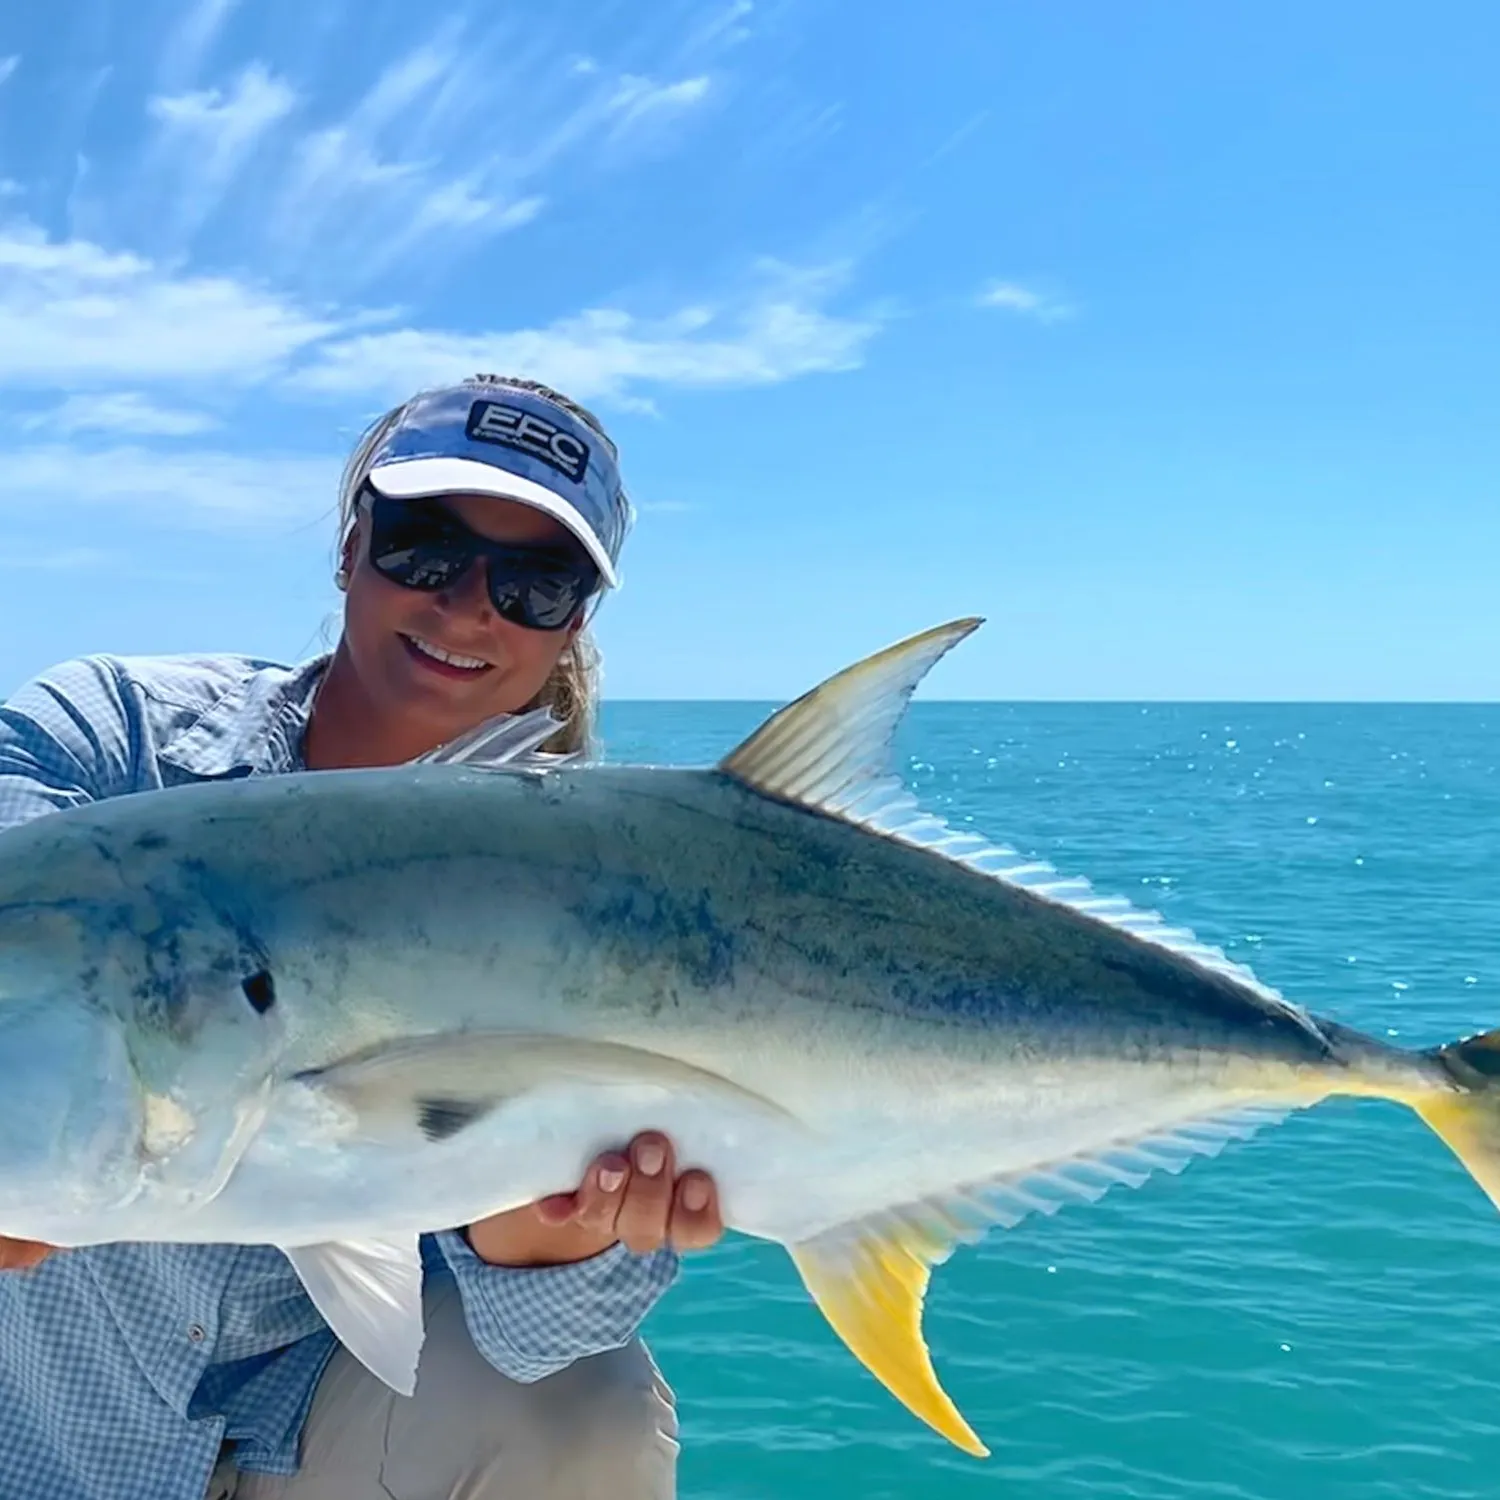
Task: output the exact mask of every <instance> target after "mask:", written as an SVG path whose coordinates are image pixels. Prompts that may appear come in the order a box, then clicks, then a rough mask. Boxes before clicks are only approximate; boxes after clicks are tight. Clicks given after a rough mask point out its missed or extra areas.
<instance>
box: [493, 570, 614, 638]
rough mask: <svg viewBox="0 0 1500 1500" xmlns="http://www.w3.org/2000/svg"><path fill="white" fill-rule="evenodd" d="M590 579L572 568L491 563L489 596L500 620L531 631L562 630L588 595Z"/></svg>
mask: <svg viewBox="0 0 1500 1500" xmlns="http://www.w3.org/2000/svg"><path fill="white" fill-rule="evenodd" d="M590 592H591V589H590V587H589V580H588V579H587V578H586V577H584V576H583V575H582V574H581V573H580V572H579V571H577V570H575V569H567V570H564V569H553V568H547V569H543V570H539V569H537V568H535V567H526V566H516V565H515V564H514V563H512V565H511V566H509V567H507V566H506V565H505V564H504V563H502V562H501V561H500V560H499V559H498V558H497V559H495V560H494V561H492V562H491V564H490V597H491V598H492V599H493V600H494V604H495V609H496V610H497V612H498V613H499V614H500V616H501V617H502V618H503V619H506V620H509V621H511V623H512V624H515V625H524V626H526V627H527V628H528V629H531V630H561V629H562V627H563V626H564V625H566V624H567V623H568V622H569V621H570V620H571V619H572V618H573V616H574V615H576V614H577V613H578V609H579V606H580V605H582V603H583V601H584V600H585V599H587V598H588V596H589V594H590Z"/></svg>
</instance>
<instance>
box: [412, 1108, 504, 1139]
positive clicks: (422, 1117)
mask: <svg viewBox="0 0 1500 1500" xmlns="http://www.w3.org/2000/svg"><path fill="white" fill-rule="evenodd" d="M488 1109H489V1106H488V1105H487V1104H482V1103H480V1102H479V1101H477V1100H474V1099H418V1100H417V1125H418V1127H419V1128H420V1130H421V1132H422V1134H423V1135H425V1136H426V1137H427V1139H428V1140H429V1141H446V1140H447V1139H448V1138H449V1136H454V1135H457V1134H458V1132H459V1131H460V1130H463V1129H464V1128H465V1127H466V1126H469V1125H472V1124H473V1123H474V1122H475V1120H477V1119H479V1117H480V1116H481V1115H483V1114H485V1113H486V1112H487V1111H488Z"/></svg>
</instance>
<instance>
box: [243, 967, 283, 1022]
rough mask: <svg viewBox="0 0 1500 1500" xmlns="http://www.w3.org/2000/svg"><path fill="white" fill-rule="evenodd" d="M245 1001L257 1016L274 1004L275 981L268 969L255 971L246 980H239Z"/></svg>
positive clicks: (263, 1013)
mask: <svg viewBox="0 0 1500 1500" xmlns="http://www.w3.org/2000/svg"><path fill="white" fill-rule="evenodd" d="M240 988H241V989H242V990H243V991H244V992H245V999H247V1000H248V1001H249V1002H250V1006H251V1009H253V1010H254V1012H255V1014H256V1015H258V1016H263V1015H265V1013H266V1012H267V1011H268V1010H270V1008H271V1007H272V1006H273V1005H275V1004H276V981H275V980H274V979H272V978H271V971H270V970H269V969H257V970H256V971H255V973H253V974H251V975H250V976H249V977H248V978H246V979H242V980H240Z"/></svg>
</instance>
